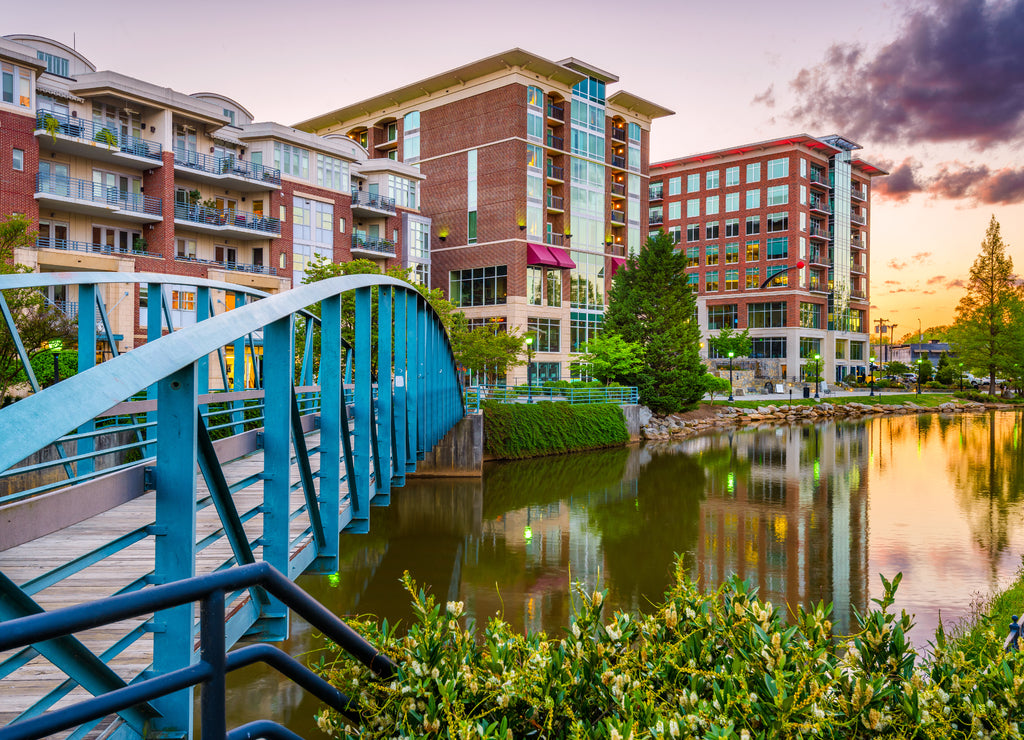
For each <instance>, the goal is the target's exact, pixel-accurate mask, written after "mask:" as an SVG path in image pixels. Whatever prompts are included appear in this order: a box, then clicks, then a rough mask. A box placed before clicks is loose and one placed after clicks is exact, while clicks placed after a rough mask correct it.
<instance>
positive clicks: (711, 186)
mask: <svg viewBox="0 0 1024 740" xmlns="http://www.w3.org/2000/svg"><path fill="white" fill-rule="evenodd" d="M704 187H706V188H707V189H708V190H716V189H718V170H708V171H707V173H706V174H705V175H704Z"/></svg>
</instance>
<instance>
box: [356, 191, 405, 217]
mask: <svg viewBox="0 0 1024 740" xmlns="http://www.w3.org/2000/svg"><path fill="white" fill-rule="evenodd" d="M352 206H353V207H356V206H363V207H365V208H375V209H376V210H378V211H387V212H388V213H394V212H395V199H394V198H389V197H387V196H386V195H381V194H380V193H369V192H366V191H365V190H353V191H352Z"/></svg>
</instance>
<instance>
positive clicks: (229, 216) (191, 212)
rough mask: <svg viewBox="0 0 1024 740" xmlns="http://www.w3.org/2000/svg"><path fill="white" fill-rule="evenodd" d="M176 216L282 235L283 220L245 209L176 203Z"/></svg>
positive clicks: (210, 224)
mask: <svg viewBox="0 0 1024 740" xmlns="http://www.w3.org/2000/svg"><path fill="white" fill-rule="evenodd" d="M174 218H175V220H178V221H190V222H192V223H195V224H205V225H207V226H224V227H228V226H231V227H235V228H239V229H249V230H251V231H261V232H263V233H265V234H269V235H272V236H281V221H280V220H279V219H276V218H264V217H263V216H260V215H257V214H255V213H246V212H245V211H235V210H220V209H217V208H207V207H206V206H201V205H191V204H189V203H175V204H174Z"/></svg>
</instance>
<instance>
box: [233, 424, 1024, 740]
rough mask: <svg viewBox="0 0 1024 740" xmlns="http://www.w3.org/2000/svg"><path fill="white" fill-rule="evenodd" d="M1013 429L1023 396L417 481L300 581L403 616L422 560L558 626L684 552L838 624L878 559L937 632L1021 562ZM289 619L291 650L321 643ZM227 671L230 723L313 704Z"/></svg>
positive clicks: (526, 618) (506, 607)
mask: <svg viewBox="0 0 1024 740" xmlns="http://www.w3.org/2000/svg"><path fill="white" fill-rule="evenodd" d="M1020 445H1021V414H1020V412H991V413H987V414H979V415H969V416H968V415H960V416H942V415H934V414H926V415H921V416H900V417H892V418H876V419H872V420H868V421H863V422H834V423H826V424H821V425H816V426H796V427H784V428H779V429H745V430H738V431H732V432H722V433H717V434H713V435H706V436H702V437H695V438H690V439H687V440H683V441H679V442H671V443H657V444H648V445H646V446H643V447H633V448H628V449H615V450H604V451H597V452H589V453H578V454H575V455H569V456H560V457H548V458H538V459H533V460H522V461H515V462H507V463H494V464H490V465H489V466H488V468H487V470H486V474H485V476H484V479H483V481H479V480H436V479H433V480H420V481H410V482H409V484H408V485H407V486H406V487H405V488H404V489H400V490H396V491H395V492H394V493H393V495H392V498H391V506H390V507H388V508H383V509H375V510H374V512H373V517H372V521H371V528H370V532H369V534H367V535H356V536H347V537H343V538H342V560H341V562H342V566H341V568H340V569H339V571H338V573H337V574H334V575H331V576H305V577H303V578H301V579H300V581H299V583H300V585H302V586H303V587H304V588H305V589H307V590H308V591H310V592H311V593H312V594H313V595H314V596H316V597H317V598H319V599H320V600H321V601H323V602H324V603H325V604H327V605H328V606H329V607H331V608H332V609H333V610H334V611H336V612H337V613H339V614H353V613H359V614H366V613H369V614H375V615H377V616H379V617H387V618H388V619H389V620H391V621H394V620H408V619H409V618H410V616H411V612H410V609H409V606H408V601H409V600H408V597H407V595H406V594H405V593H404V592H403V590H402V587H401V585H400V584H399V582H398V579H399V578H400V577H401V575H402V572H403V571H404V570H409V571H410V573H411V574H412V575H413V577H414V578H415V579H416V580H417V582H418V583H419V584H420V585H422V586H423V587H425V588H428V589H429V590H430V591H431V592H433V593H434V594H436V595H437V597H438V599H439V600H441V601H446V600H453V599H459V600H462V601H464V602H465V603H466V612H467V614H468V615H469V616H470V617H474V618H477V619H480V620H485V619H487V618H488V617H490V616H491V615H494V614H502V615H503V616H504V618H505V619H507V620H508V621H510V622H511V623H512V624H513V625H515V626H516V627H518V628H520V629H521V628H524V627H525V628H530V629H534V630H540V629H542V630H545V631H547V632H548V633H549V634H554V635H557V634H561V630H562V629H563V628H564V627H565V626H566V625H568V624H569V622H570V620H571V617H572V609H573V600H572V596H571V590H570V587H569V584H570V582H571V581H581V582H582V583H583V584H585V586H586V588H587V589H588V590H593V589H594V588H607V589H608V591H609V596H608V598H609V602H610V606H611V607H612V608H622V609H641V610H646V609H649V608H650V606H651V604H652V603H653V602H657V601H658V600H659V599H660V597H661V594H662V592H663V591H664V589H665V588H666V587H667V585H668V583H669V580H670V576H671V569H672V563H673V561H674V556H675V554H676V553H678V554H680V555H681V556H682V557H683V558H684V563H685V565H686V568H687V570H688V572H689V573H690V574H691V576H692V577H693V578H695V579H699V580H700V581H701V582H702V583H703V584H706V585H708V586H711V587H714V586H717V585H718V584H719V583H721V581H722V580H724V579H725V578H728V577H729V576H730V575H731V574H734V573H735V574H738V575H740V576H741V577H743V578H747V579H750V580H751V581H752V582H753V583H754V584H755V585H757V586H758V587H759V588H760V592H761V595H762V596H763V597H764V598H768V599H771V600H772V601H773V602H775V603H776V604H778V605H780V606H783V605H786V604H791V605H795V604H808V603H811V602H817V601H819V600H823V601H832V602H833V603H834V605H835V616H834V617H833V621H834V622H835V623H836V624H837V625H838V629H840V630H844V631H845V630H849V629H853V626H854V625H855V621H854V617H853V610H854V609H863V608H864V607H865V605H866V604H868V603H869V599H871V598H876V597H878V596H879V595H880V592H881V585H880V581H879V579H878V574H879V573H882V574H885V575H886V577H891V576H894V575H895V574H896V573H897V572H900V571H902V572H903V574H904V578H903V582H902V584H901V586H900V590H899V593H898V601H897V608H900V607H902V608H904V609H906V610H907V611H909V612H912V613H914V614H916V617H917V619H916V621H917V625H918V626H917V627H915V629H914V630H913V631H912V632H911V638H912V639H913V640H915V642H917V643H918V645H919V646H921V647H925V644H926V643H927V641H928V639H929V638H930V637H931V635H932V633H933V632H934V628H935V626H936V625H937V623H938V620H939V618H940V614H941V618H942V619H943V620H944V621H945V622H946V623H949V622H952V621H955V620H957V619H959V618H961V617H962V616H963V615H965V614H966V613H967V612H968V610H969V607H970V604H971V602H972V600H973V599H974V598H975V597H976V596H977V595H979V594H987V593H989V592H991V591H992V590H993V589H994V588H997V587H1000V586H1002V585H1005V584H1006V583H1007V582H1008V581H1009V580H1011V579H1012V577H1013V576H1014V574H1015V572H1016V571H1017V569H1018V567H1019V566H1020V563H1021V553H1022V547H1024V537H1022V529H1024V527H1022V525H1024V506H1022V502H1021V492H1022V490H1024V455H1022V452H1021V449H1020ZM292 631H293V636H292V638H291V640H290V641H289V645H288V647H289V648H290V649H291V650H292V651H293V652H302V651H306V650H311V649H314V648H315V647H316V645H317V643H316V640H315V639H314V637H313V636H312V634H311V633H310V632H309V630H308V629H307V628H306V627H305V625H302V624H294V625H293V628H292ZM232 683H233V685H234V686H236V687H238V688H235V689H233V691H232V702H231V704H232V705H234V706H235V707H238V710H237V716H234V717H232V718H231V723H232V724H237V723H239V722H242V721H246V720H247V719H251V718H255V717H256V716H260V715H259V709H258V708H257V707H261V706H262V707H263V708H265V709H271V708H273V709H274V711H275V712H279V713H280V714H279V715H278V716H282V717H287V718H288V721H289V726H290V727H292V728H293V729H296V730H297V731H302V732H307V733H309V732H310V730H311V729H312V723H311V719H310V718H311V715H312V713H313V711H315V709H316V702H315V701H311V700H309V699H308V698H305V699H304V698H302V695H301V692H298V691H296V690H295V689H294V688H293V687H290V686H289V687H287V688H286V687H285V686H284V685H281V686H276V680H275V679H274V678H273V677H272V676H270V675H268V674H265V673H263V672H259V671H255V670H254V671H247V672H246V673H245V674H243V675H242V676H239V677H236V678H235V680H234V681H233V682H232ZM282 692H283V693H282ZM242 706H245V707H247V708H248V709H247V710H246V711H242V710H241V707H242ZM264 716H265V715H264Z"/></svg>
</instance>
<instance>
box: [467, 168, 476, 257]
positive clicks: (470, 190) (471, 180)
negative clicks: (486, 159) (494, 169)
mask: <svg viewBox="0 0 1024 740" xmlns="http://www.w3.org/2000/svg"><path fill="white" fill-rule="evenodd" d="M476 189H477V151H476V149H470V150H469V151H468V152H466V210H467V212H468V213H467V216H466V243H467V244H474V243H476V205H477V203H476V197H477V193H476Z"/></svg>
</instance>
